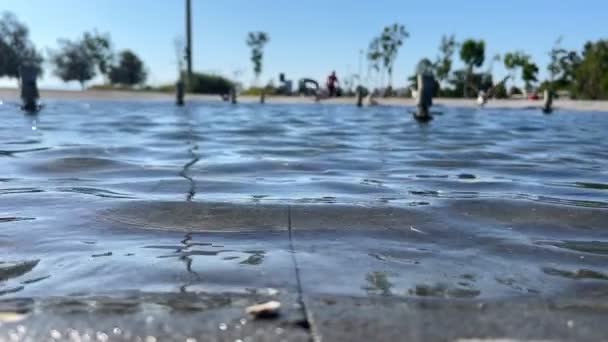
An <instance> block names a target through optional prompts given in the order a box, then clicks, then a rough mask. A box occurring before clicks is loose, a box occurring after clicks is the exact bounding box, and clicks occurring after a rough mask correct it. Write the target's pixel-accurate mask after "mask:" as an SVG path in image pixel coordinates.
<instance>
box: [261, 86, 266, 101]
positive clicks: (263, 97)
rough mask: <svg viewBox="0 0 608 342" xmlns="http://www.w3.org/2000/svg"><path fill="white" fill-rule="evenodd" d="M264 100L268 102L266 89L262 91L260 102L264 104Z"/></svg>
mask: <svg viewBox="0 0 608 342" xmlns="http://www.w3.org/2000/svg"><path fill="white" fill-rule="evenodd" d="M264 102H266V89H262V92H261V93H260V103H261V104H264Z"/></svg>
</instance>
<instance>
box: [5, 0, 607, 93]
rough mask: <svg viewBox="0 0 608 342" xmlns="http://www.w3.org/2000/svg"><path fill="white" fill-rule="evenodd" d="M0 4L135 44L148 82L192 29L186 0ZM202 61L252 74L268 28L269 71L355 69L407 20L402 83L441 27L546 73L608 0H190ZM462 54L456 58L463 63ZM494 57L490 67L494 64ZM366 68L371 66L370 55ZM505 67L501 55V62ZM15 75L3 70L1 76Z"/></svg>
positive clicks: (63, 31) (589, 31) (28, 16)
mask: <svg viewBox="0 0 608 342" xmlns="http://www.w3.org/2000/svg"><path fill="white" fill-rule="evenodd" d="M0 3H1V4H2V6H0V11H3V10H6V11H11V12H13V13H15V14H16V15H17V17H18V19H19V20H20V21H22V22H25V23H26V24H27V25H28V27H29V28H30V34H31V38H32V40H33V41H34V43H35V44H36V46H37V47H38V48H39V49H41V50H43V51H45V52H46V51H47V49H48V48H55V47H56V46H57V39H58V38H69V39H74V38H77V37H78V36H80V35H81V34H82V32H83V31H85V30H93V29H97V30H99V31H100V32H108V33H110V34H111V36H112V39H113V41H114V45H115V48H116V49H117V50H120V49H124V48H129V49H132V50H133V51H135V52H136V53H137V54H139V55H140V56H141V57H142V59H143V60H144V62H145V64H146V65H147V67H148V69H149V79H148V82H149V83H151V84H161V83H167V82H173V81H174V80H175V76H176V61H175V53H174V48H173V41H174V39H175V38H176V37H180V36H181V37H183V36H184V1H183V0H0ZM192 4H193V31H194V33H193V34H194V38H193V45H194V67H195V69H196V70H202V71H208V72H214V73H218V74H222V75H225V76H229V77H232V76H233V75H235V73H236V72H240V76H239V78H240V80H241V81H242V82H244V83H247V84H248V83H250V82H251V80H252V79H253V74H252V72H251V63H250V61H249V50H248V48H247V46H246V45H245V37H246V35H247V32H249V31H259V30H261V31H266V32H268V34H269V35H270V43H269V44H268V45H267V47H266V50H265V57H264V72H263V75H262V77H261V79H262V80H263V81H267V80H270V79H271V78H273V79H275V82H276V79H277V75H278V73H279V72H285V73H286V74H287V77H288V78H290V79H298V78H300V77H313V78H316V79H319V80H322V79H324V78H325V76H326V75H327V73H328V72H330V71H331V70H332V69H335V70H336V71H337V72H338V76H344V75H346V74H351V73H357V72H358V69H359V51H360V50H362V49H366V48H367V45H368V43H369V41H370V40H371V39H372V38H373V37H374V36H375V35H377V34H378V33H379V32H380V31H381V29H382V27H384V26H385V25H388V24H392V23H394V22H398V23H402V24H404V25H405V26H406V27H407V29H408V31H409V32H410V34H411V36H410V38H409V39H408V40H407V41H406V42H405V44H404V46H403V47H402V48H401V50H400V52H399V56H398V59H397V62H396V65H395V72H394V83H395V85H397V86H402V85H405V84H406V83H407V77H408V76H409V75H410V74H412V72H413V70H414V67H415V64H416V63H417V61H418V60H420V59H421V58H423V57H429V58H431V59H434V58H435V57H436V55H437V53H438V45H439V41H440V39H441V36H442V35H443V34H452V33H453V34H455V35H456V38H457V39H458V40H463V39H466V38H476V39H484V40H485V41H486V46H487V51H486V55H487V57H488V58H487V59H486V60H488V59H489V57H490V56H493V55H495V54H497V53H501V54H502V53H504V52H507V51H513V50H524V51H526V52H527V53H529V54H530V55H532V57H533V59H534V60H535V61H536V62H537V63H538V65H539V66H540V68H541V70H542V72H541V77H544V76H545V74H546V72H545V70H546V64H547V63H548V56H547V52H548V51H549V50H550V49H551V46H552V45H553V42H554V41H555V40H556V39H557V38H558V37H559V36H563V37H564V39H563V46H564V47H567V48H576V49H579V50H580V49H581V47H582V45H583V44H584V42H585V41H587V40H596V39H600V38H608V25H606V18H607V13H608V1H606V0H579V1H564V0H553V1H549V0H534V1H532V0H506V1H489V0H484V1H479V0H460V1H455V0H435V1H420V0H416V1H414V0H373V1H371V0H365V1H363V0H306V1H293V0H290V1H279V0H192ZM459 65H460V63H458V64H457V67H458V66H459ZM487 67H488V62H486V65H485V66H484V68H486V69H487ZM45 69H46V70H47V71H46V74H45V77H44V79H43V80H42V81H41V86H42V87H52V88H77V87H78V86H77V85H76V84H71V85H65V84H63V83H62V82H61V81H59V80H58V79H56V78H55V77H53V76H52V72H51V66H46V68H45ZM362 69H363V70H364V71H365V70H367V67H366V63H365V60H363V66H362ZM493 70H494V72H495V74H496V76H501V75H504V73H505V72H504V70H503V68H502V63H500V64H497V65H495V66H494V68H493ZM14 84H15V82H13V81H9V80H6V79H1V80H0V86H6V85H14Z"/></svg>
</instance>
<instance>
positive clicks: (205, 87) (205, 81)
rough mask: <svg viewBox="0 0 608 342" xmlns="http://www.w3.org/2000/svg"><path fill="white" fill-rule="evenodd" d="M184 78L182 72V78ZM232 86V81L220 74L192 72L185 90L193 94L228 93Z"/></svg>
mask: <svg viewBox="0 0 608 342" xmlns="http://www.w3.org/2000/svg"><path fill="white" fill-rule="evenodd" d="M186 78H187V76H186V74H185V73H184V80H185V79H186ZM186 83H188V82H186ZM232 87H233V82H232V81H230V80H229V79H227V78H224V77H222V76H218V75H210V74H203V73H198V72H194V73H192V80H191V81H190V83H189V84H188V87H187V90H188V92H190V93H194V94H228V93H230V90H231V89H232Z"/></svg>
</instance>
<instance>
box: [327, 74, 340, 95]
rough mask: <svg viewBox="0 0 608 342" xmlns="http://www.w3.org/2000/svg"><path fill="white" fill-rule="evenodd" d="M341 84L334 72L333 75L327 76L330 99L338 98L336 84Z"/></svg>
mask: <svg viewBox="0 0 608 342" xmlns="http://www.w3.org/2000/svg"><path fill="white" fill-rule="evenodd" d="M337 83H339V81H338V77H337V76H336V72H335V71H332V72H331V75H329V76H327V90H328V91H329V97H334V96H336V90H337V87H336V84H337Z"/></svg>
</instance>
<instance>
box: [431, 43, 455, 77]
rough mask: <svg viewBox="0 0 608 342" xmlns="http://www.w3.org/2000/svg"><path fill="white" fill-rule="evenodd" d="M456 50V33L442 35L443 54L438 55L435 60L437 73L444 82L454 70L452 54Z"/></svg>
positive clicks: (441, 49) (440, 49)
mask: <svg viewBox="0 0 608 342" xmlns="http://www.w3.org/2000/svg"><path fill="white" fill-rule="evenodd" d="M455 50H456V38H455V37H454V35H451V36H443V37H441V44H440V45H439V51H440V53H441V55H440V56H439V57H437V61H436V62H435V75H436V76H437V79H438V80H439V81H440V82H442V81H445V80H446V79H447V78H448V76H449V75H450V71H452V63H453V61H452V56H454V52H455Z"/></svg>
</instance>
